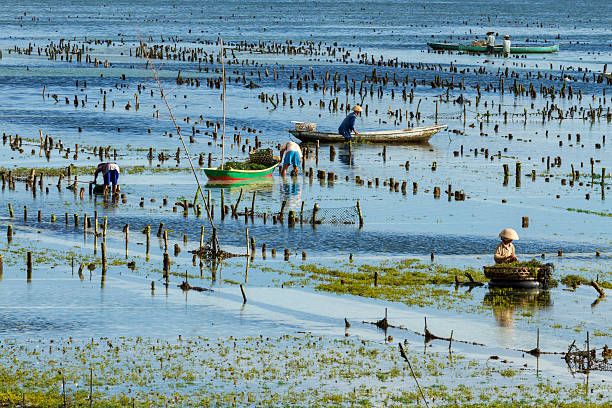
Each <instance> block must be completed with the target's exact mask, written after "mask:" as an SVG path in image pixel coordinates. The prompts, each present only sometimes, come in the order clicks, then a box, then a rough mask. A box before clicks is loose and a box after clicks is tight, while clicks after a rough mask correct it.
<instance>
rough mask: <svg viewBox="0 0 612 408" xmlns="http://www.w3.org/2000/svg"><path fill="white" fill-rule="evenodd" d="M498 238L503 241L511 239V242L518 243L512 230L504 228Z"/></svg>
mask: <svg viewBox="0 0 612 408" xmlns="http://www.w3.org/2000/svg"><path fill="white" fill-rule="evenodd" d="M499 237H500V238H503V239H511V240H512V241H518V239H519V236H518V234H517V233H516V231H515V230H513V229H512V228H504V229H503V230H502V232H500V233H499Z"/></svg>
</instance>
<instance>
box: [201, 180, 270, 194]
mask: <svg viewBox="0 0 612 408" xmlns="http://www.w3.org/2000/svg"><path fill="white" fill-rule="evenodd" d="M273 186H274V180H273V179H272V177H261V178H254V179H247V180H209V181H208V182H206V185H205V187H206V188H224V189H226V190H230V191H231V190H234V189H244V190H245V191H251V190H257V191H258V192H259V191H262V190H270V191H271V190H272V187H273Z"/></svg>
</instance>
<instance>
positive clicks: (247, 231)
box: [244, 228, 250, 256]
mask: <svg viewBox="0 0 612 408" xmlns="http://www.w3.org/2000/svg"><path fill="white" fill-rule="evenodd" d="M244 235H245V236H246V254H247V256H249V254H250V252H249V251H250V249H249V229H248V228H246V229H245V233H244Z"/></svg>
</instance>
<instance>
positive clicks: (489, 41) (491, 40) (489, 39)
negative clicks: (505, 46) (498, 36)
mask: <svg viewBox="0 0 612 408" xmlns="http://www.w3.org/2000/svg"><path fill="white" fill-rule="evenodd" d="M487 45H490V46H491V47H495V36H494V35H493V34H489V36H488V37H487Z"/></svg>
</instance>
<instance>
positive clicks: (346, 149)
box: [338, 143, 355, 167]
mask: <svg viewBox="0 0 612 408" xmlns="http://www.w3.org/2000/svg"><path fill="white" fill-rule="evenodd" d="M338 160H340V163H342V164H345V165H347V166H349V167H353V166H354V165H355V145H354V144H353V143H342V144H341V145H340V149H339V150H338Z"/></svg>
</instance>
